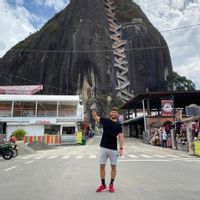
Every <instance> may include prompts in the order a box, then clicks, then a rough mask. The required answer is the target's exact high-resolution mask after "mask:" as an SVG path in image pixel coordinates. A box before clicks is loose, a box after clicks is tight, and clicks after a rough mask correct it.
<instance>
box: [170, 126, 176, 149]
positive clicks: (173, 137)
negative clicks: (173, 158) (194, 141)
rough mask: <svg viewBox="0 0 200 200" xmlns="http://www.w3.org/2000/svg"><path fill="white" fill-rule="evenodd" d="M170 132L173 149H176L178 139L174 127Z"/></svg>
mask: <svg viewBox="0 0 200 200" xmlns="http://www.w3.org/2000/svg"><path fill="white" fill-rule="evenodd" d="M170 132H171V141H172V149H174V150H176V140H175V134H174V129H171V131H170Z"/></svg>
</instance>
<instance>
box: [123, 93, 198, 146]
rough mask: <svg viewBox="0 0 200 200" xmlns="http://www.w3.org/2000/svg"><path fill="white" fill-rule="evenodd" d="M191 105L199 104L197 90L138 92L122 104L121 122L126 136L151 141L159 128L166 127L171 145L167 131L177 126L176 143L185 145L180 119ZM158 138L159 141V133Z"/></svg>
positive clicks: (186, 114) (183, 128)
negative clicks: (123, 112)
mask: <svg viewBox="0 0 200 200" xmlns="http://www.w3.org/2000/svg"><path fill="white" fill-rule="evenodd" d="M191 105H195V106H196V107H198V106H200V91H186V92H146V93H141V94H138V95H136V96H135V97H134V98H132V99H131V100H130V101H128V102H127V103H126V104H125V105H124V106H123V107H122V109H124V110H125V116H124V118H125V120H124V121H123V122H122V124H123V131H124V133H125V136H126V137H135V138H139V139H142V140H143V141H144V142H147V143H150V142H151V141H152V139H153V137H155V136H156V134H157V133H158V129H159V128H160V127H165V129H166V131H167V133H168V135H169V137H168V138H169V140H168V146H171V145H172V144H171V141H170V139H171V136H170V130H171V129H172V128H173V129H176V135H175V137H176V142H177V143H178V142H180V145H181V146H182V148H187V147H186V146H187V145H186V144H187V137H186V131H185V127H184V124H183V120H184V119H185V118H187V117H188V112H187V110H188V109H187V108H188V106H191ZM198 108H199V107H198ZM190 110H191V109H190ZM197 110H198V109H197ZM196 114H198V113H196ZM191 115H192V114H191ZM157 139H158V140H160V138H159V136H158V137H157ZM158 143H159V141H158Z"/></svg>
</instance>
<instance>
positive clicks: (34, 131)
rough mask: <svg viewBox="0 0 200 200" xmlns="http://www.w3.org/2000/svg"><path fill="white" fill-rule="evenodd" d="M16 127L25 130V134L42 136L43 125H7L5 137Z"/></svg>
mask: <svg viewBox="0 0 200 200" xmlns="http://www.w3.org/2000/svg"><path fill="white" fill-rule="evenodd" d="M17 129H24V130H25V131H26V132H27V136H29V135H30V136H43V135H44V126H43V125H9V124H8V125H7V130H6V133H7V134H6V138H9V137H10V135H11V134H12V132H13V131H15V130H17Z"/></svg>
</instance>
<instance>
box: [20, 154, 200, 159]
mask: <svg viewBox="0 0 200 200" xmlns="http://www.w3.org/2000/svg"><path fill="white" fill-rule="evenodd" d="M17 159H20V160H42V159H46V160H55V159H76V160H80V159H93V160H94V159H98V155H97V154H77V155H75V154H71V155H70V154H65V155H61V154H56V155H29V156H18V157H17ZM130 159H134V160H137V159H138V160H141V159H144V160H151V159H154V160H155V159H157V160H161V159H171V160H176V159H177V160H179V159H191V157H188V156H186V155H172V154H165V155H160V154H152V155H148V154H138V155H137V154H125V155H123V156H121V157H119V160H130ZM196 159H197V160H198V158H196ZM199 160H200V159H199Z"/></svg>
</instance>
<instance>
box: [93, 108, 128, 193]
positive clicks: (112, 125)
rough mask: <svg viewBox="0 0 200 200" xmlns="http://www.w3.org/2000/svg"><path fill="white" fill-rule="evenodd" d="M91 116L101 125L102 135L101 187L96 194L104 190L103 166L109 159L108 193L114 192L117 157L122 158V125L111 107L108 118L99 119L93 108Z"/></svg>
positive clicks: (116, 111)
mask: <svg viewBox="0 0 200 200" xmlns="http://www.w3.org/2000/svg"><path fill="white" fill-rule="evenodd" d="M91 109H92V116H93V118H94V120H95V121H96V122H97V123H101V124H102V125H103V135H102V139H101V143H100V152H99V164H100V177H101V185H100V186H99V188H98V189H97V190H96V192H102V191H105V190H106V184H105V166H106V162H107V159H108V158H109V160H110V164H111V180H110V185H109V192H114V191H115V189H114V186H113V183H114V180H115V177H116V173H117V171H116V165H117V158H118V156H120V157H121V156H122V151H123V143H124V134H123V133H122V125H121V124H120V123H119V122H118V110H117V108H116V107H113V108H112V109H111V112H110V118H101V117H99V116H98V115H97V113H96V109H95V107H91ZM117 140H118V142H119V150H118V149H117Z"/></svg>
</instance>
